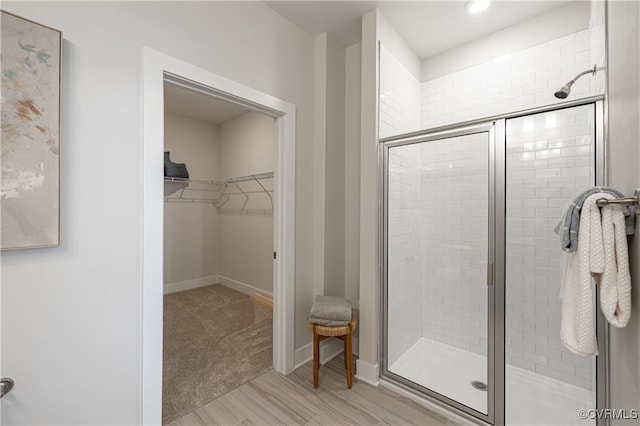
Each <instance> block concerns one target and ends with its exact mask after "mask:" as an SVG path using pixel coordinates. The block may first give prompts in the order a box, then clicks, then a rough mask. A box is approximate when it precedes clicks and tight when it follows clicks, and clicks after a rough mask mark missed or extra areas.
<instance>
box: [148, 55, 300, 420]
mask: <svg viewBox="0 0 640 426" xmlns="http://www.w3.org/2000/svg"><path fill="white" fill-rule="evenodd" d="M142 60H143V73H142V77H143V83H144V86H143V87H144V89H143V93H142V105H143V123H144V126H143V134H142V138H143V147H144V149H143V151H142V157H143V163H144V173H143V179H142V182H143V187H142V205H143V209H142V211H143V215H142V220H143V235H142V246H143V259H142V261H143V262H142V263H143V268H142V271H141V273H142V311H143V315H142V318H141V324H142V359H141V369H142V423H143V424H160V423H161V422H162V378H163V338H162V336H163V299H164V297H163V293H164V288H163V287H164V286H163V281H164V280H163V263H164V262H163V258H164V254H163V251H164V241H163V240H164V236H163V234H164V229H163V228H164V220H163V219H164V218H163V216H164V204H165V202H164V190H165V188H164V187H165V184H164V179H163V166H162V164H163V151H164V127H165V126H164V86H165V83H171V84H173V85H175V86H179V87H181V88H185V89H189V90H191V91H193V92H197V93H199V94H202V95H206V96H207V97H213V98H216V99H218V100H223V101H227V102H230V103H232V104H235V105H239V106H242V107H244V108H247V109H249V110H251V111H252V112H257V113H262V114H265V115H267V116H269V117H271V118H272V119H273V121H274V132H275V138H274V140H275V144H274V149H273V151H274V169H273V195H272V202H273V212H272V218H273V219H272V220H273V247H272V251H271V255H272V256H273V258H272V260H271V262H272V265H273V329H272V330H273V359H272V366H273V369H274V370H275V371H276V372H278V373H282V374H288V373H290V372H292V371H293V369H294V352H295V349H294V327H293V324H294V303H295V301H294V264H295V156H296V155H295V133H296V126H295V122H296V107H295V105H293V104H291V103H288V102H286V101H283V100H281V99H278V98H275V97H273V96H271V95H269V94H266V93H264V92H261V91H259V90H256V89H253V88H251V87H248V86H245V85H243V84H241V83H238V82H235V81H233V80H230V79H228V78H225V77H222V76H220V75H217V74H214V73H212V72H209V71H207V70H204V69H202V68H199V67H197V66H194V65H192V64H189V63H186V62H184V61H181V60H179V59H176V58H173V57H171V56H168V55H165V54H163V53H161V52H158V51H155V50H153V49H150V48H146V47H145V48H143V50H142ZM171 159H172V160H173V162H175V163H179V162H180V159H179V158H171ZM168 192H170V190H169V191H168ZM233 206H234V204H228V205H227V207H228V208H233V209H235V210H241V209H242V206H240V207H238V206H237V205H236V207H233ZM247 206H248V205H245V208H246V207H247ZM196 391H198V390H197V389H196Z"/></svg>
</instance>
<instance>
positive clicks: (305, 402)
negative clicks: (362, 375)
mask: <svg viewBox="0 0 640 426" xmlns="http://www.w3.org/2000/svg"><path fill="white" fill-rule="evenodd" d="M344 374H345V373H344V360H343V358H342V356H338V357H336V358H334V359H333V360H331V361H330V362H329V363H328V364H327V365H324V366H322V367H321V368H320V387H319V388H318V389H314V388H313V371H312V365H311V363H310V362H309V363H306V364H305V365H303V366H302V367H300V368H298V369H297V370H296V371H294V372H293V373H291V374H290V375H288V376H283V375H280V374H278V373H276V372H275V371H273V370H271V371H268V372H267V373H265V374H263V375H261V376H259V377H257V378H255V379H253V380H251V381H250V382H248V383H245V384H243V385H242V386H240V387H239V388H237V389H235V390H233V391H231V392H229V393H227V394H225V395H223V396H221V397H219V398H217V399H215V400H213V401H211V402H210V403H208V404H206V405H205V406H203V407H200V408H198V409H197V410H195V411H193V412H191V413H189V414H187V415H185V416H183V417H181V418H179V419H178V420H176V421H174V422H173V423H171V424H170V426H186V425H198V426H202V425H421V426H425V425H434V426H445V425H454V424H456V423H454V422H452V421H450V420H449V419H448V418H446V417H444V416H442V415H440V414H437V413H434V412H432V411H430V410H428V409H427V408H424V407H423V406H421V405H419V404H417V403H415V402H413V401H411V400H409V399H407V398H405V397H403V396H401V395H398V394H396V393H394V392H391V391H389V390H387V389H385V388H382V387H373V386H370V385H368V384H365V383H362V382H359V381H358V380H357V379H354V383H353V388H352V389H351V390H348V389H347V386H346V379H345V375H344Z"/></svg>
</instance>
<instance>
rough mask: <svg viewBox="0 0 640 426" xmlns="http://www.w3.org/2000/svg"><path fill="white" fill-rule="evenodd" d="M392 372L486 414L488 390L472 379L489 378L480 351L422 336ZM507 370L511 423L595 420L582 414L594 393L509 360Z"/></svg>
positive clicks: (590, 405)
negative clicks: (582, 417)
mask: <svg viewBox="0 0 640 426" xmlns="http://www.w3.org/2000/svg"><path fill="white" fill-rule="evenodd" d="M389 371H390V372H392V373H394V374H397V375H399V376H402V377H404V378H406V379H409V380H411V381H412V382H415V383H417V384H419V385H421V386H424V387H426V388H429V389H431V390H433V391H435V392H438V393H440V394H443V395H445V396H447V397H449V398H451V399H454V400H456V401H458V402H460V403H462V404H465V405H467V406H469V407H471V408H473V409H475V410H477V411H480V412H483V413H486V410H487V392H484V391H480V390H477V389H474V388H473V387H472V386H471V382H472V381H474V380H479V381H482V382H485V383H486V382H487V361H486V358H485V357H483V356H481V355H478V354H474V353H472V352H468V351H464V350H462V349H458V348H454V347H452V346H449V345H445V344H443V343H439V342H435V341H433V340H429V339H425V338H421V339H420V340H418V341H417V342H416V343H415V344H414V345H413V346H412V347H411V348H409V349H408V350H407V351H406V352H405V353H404V354H403V355H401V356H400V358H398V360H397V361H395V362H394V363H393V364H392V365H391V366H390V367H389ZM505 374H506V392H505V393H506V404H505V405H506V423H507V424H508V425H527V426H529V425H531V426H533V425H559V426H560V425H562V426H569V425H580V426H590V425H595V420H580V419H579V418H578V410H580V409H583V408H585V409H589V408H593V407H595V392H591V391H589V390H586V389H583V388H580V387H577V386H574V385H570V384H567V383H564V382H561V381H559V380H555V379H551V378H548V377H545V376H542V375H540V374H535V373H532V372H530V371H527V370H523V369H521V368H518V367H514V366H511V365H507V367H506V372H505Z"/></svg>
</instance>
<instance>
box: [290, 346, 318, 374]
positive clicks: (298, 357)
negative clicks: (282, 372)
mask: <svg viewBox="0 0 640 426" xmlns="http://www.w3.org/2000/svg"><path fill="white" fill-rule="evenodd" d="M311 359H313V343H307V344H306V345H304V346H302V347H301V348H298V349H296V353H295V356H294V358H293V365H294V367H293V369H294V370H297V369H298V368H300V367H302V366H303V365H304V364H306V363H307V362H309V360H311Z"/></svg>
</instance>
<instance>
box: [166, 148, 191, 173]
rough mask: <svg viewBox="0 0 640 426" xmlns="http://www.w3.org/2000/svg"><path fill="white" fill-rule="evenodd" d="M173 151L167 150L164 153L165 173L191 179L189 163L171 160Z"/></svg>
mask: <svg viewBox="0 0 640 426" xmlns="http://www.w3.org/2000/svg"><path fill="white" fill-rule="evenodd" d="M170 156H171V153H170V152H169V151H165V153H164V175H165V177H174V178H181V179H189V171H188V170H187V165H186V164H184V163H174V162H173V161H171V158H170Z"/></svg>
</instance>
